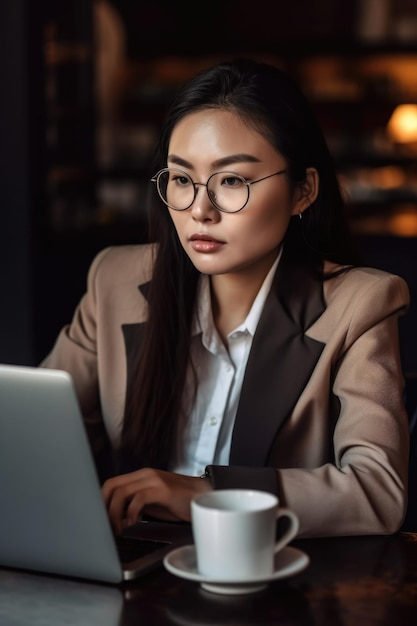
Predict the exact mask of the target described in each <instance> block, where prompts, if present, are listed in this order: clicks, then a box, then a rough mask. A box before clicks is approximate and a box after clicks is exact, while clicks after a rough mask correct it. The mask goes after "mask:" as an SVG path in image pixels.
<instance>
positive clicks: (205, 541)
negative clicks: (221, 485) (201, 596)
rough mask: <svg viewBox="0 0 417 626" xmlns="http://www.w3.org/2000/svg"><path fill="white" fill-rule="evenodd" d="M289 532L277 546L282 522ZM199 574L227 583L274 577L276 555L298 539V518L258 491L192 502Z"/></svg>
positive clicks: (207, 496) (215, 495) (214, 493)
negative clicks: (282, 520) (277, 535)
mask: <svg viewBox="0 0 417 626" xmlns="http://www.w3.org/2000/svg"><path fill="white" fill-rule="evenodd" d="M281 517H286V518H288V521H289V527H288V529H287V530H286V531H285V532H284V534H283V535H282V536H281V537H280V538H279V540H278V541H276V529H277V524H276V522H277V519H279V518H281ZM191 523H192V531H193V537H194V543H195V550H196V559H197V569H198V573H199V574H202V575H204V576H207V577H210V578H213V579H221V580H223V581H227V580H230V581H234V580H246V579H248V580H249V579H251V578H252V577H260V576H270V575H271V574H272V573H273V571H274V557H275V554H276V553H277V552H278V551H279V550H281V549H282V548H284V547H285V546H286V545H287V544H288V543H289V542H290V541H291V540H292V539H293V538H294V537H295V536H296V534H297V532H298V528H299V523H298V518H297V516H296V514H295V513H294V512H293V511H291V510H289V509H287V508H279V506H278V498H277V497H276V496H275V495H273V494H271V493H267V492H265V491H256V490H252V489H219V490H214V491H210V492H208V493H204V494H201V495H199V496H196V497H195V498H194V499H193V500H192V502H191Z"/></svg>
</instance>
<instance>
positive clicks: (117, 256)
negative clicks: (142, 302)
mask: <svg viewBox="0 0 417 626" xmlns="http://www.w3.org/2000/svg"><path fill="white" fill-rule="evenodd" d="M155 251H156V247H155V245H153V244H140V245H122V246H109V247H107V248H104V249H103V250H101V251H100V252H99V253H98V254H97V255H96V256H95V257H94V259H93V261H92V263H91V266H90V268H89V272H88V283H89V285H92V284H103V283H104V284H105V283H111V284H115V282H116V281H121V282H122V283H126V282H131V281H133V282H134V283H135V284H136V285H140V284H142V283H145V282H148V281H149V280H150V279H151V277H152V268H153V263H154V257H155ZM116 284H117V283H116Z"/></svg>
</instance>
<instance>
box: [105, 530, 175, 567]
mask: <svg viewBox="0 0 417 626" xmlns="http://www.w3.org/2000/svg"><path fill="white" fill-rule="evenodd" d="M115 541H116V547H117V551H118V553H119V557H120V560H121V562H122V563H129V562H130V561H135V560H136V559H140V558H141V557H143V556H147V555H148V554H152V552H155V551H156V550H160V549H161V548H166V547H168V546H170V545H171V543H170V542H169V541H148V540H146V539H134V538H132V537H120V536H118V537H115Z"/></svg>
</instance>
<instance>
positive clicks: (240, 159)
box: [168, 153, 261, 169]
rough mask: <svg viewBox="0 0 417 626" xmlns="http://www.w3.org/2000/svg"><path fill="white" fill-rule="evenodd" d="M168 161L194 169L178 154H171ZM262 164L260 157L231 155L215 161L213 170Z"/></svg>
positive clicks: (242, 154)
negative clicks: (241, 164)
mask: <svg viewBox="0 0 417 626" xmlns="http://www.w3.org/2000/svg"><path fill="white" fill-rule="evenodd" d="M168 161H169V162H170V163H174V164H175V165H180V166H181V167H186V168H188V169H193V167H194V166H193V164H192V163H190V162H189V161H187V160H186V159H183V158H182V157H180V156H177V155H176V154H169V155H168ZM260 162H261V160H260V159H258V157H256V156H254V155H253V154H244V153H241V154H230V155H228V156H226V157H223V158H221V159H217V160H216V161H213V163H212V164H211V165H212V167H213V168H218V167H228V166H229V165H234V164H235V163H260Z"/></svg>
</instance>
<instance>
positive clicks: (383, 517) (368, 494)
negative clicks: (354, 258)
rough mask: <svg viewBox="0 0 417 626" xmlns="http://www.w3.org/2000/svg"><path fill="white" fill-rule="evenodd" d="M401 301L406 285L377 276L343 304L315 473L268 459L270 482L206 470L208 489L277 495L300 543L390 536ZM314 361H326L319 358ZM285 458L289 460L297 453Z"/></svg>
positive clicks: (404, 452)
mask: <svg viewBox="0 0 417 626" xmlns="http://www.w3.org/2000/svg"><path fill="white" fill-rule="evenodd" d="M408 302H409V293H408V287H407V285H406V283H405V282H404V281H403V280H402V279H401V278H399V277H396V276H392V275H389V274H382V273H381V274H380V275H379V276H378V277H377V279H375V280H373V281H372V282H371V283H370V284H368V285H366V289H363V290H362V293H358V294H356V295H352V301H351V302H350V303H348V304H347V305H346V306H347V308H348V309H349V313H348V315H347V316H346V318H347V319H348V323H346V324H345V326H344V327H343V329H340V328H339V331H338V332H341V333H342V334H343V335H344V337H343V341H341V347H340V349H339V351H338V353H337V354H336V355H334V358H333V361H332V367H331V374H330V384H329V382H327V383H326V384H327V393H330V394H333V395H334V396H335V397H336V398H337V399H338V402H339V404H340V412H339V415H338V419H337V421H336V424H335V426H334V430H333V431H332V432H329V436H330V438H331V442H332V454H331V456H332V457H333V458H329V459H328V460H327V461H325V462H323V463H322V464H319V465H318V466H317V467H307V466H306V467H303V463H302V459H300V458H299V459H298V461H297V463H294V466H288V467H285V466H282V465H281V464H280V461H279V459H274V461H275V463H276V465H275V467H276V469H275V470H274V471H275V474H276V481H274V480H273V477H272V475H271V468H239V467H230V468H227V467H208V468H207V470H208V473H209V474H210V477H211V481H212V484H213V486H214V488H224V487H245V486H249V487H252V488H254V487H255V488H259V489H264V490H267V491H272V492H275V493H277V494H278V496H279V499H280V502H281V504H282V505H285V506H288V507H290V508H291V509H293V510H294V511H295V512H296V513H297V515H298V517H299V520H300V531H299V535H300V536H305V537H308V536H331V535H359V534H389V533H393V532H395V531H397V530H398V529H399V528H400V526H401V523H402V521H403V519H404V516H405V511H406V506H407V501H406V494H407V473H408V455H409V431H408V419H407V414H406V411H405V408H404V403H403V397H402V395H403V386H404V381H403V374H402V369H401V360H400V354H399V341H398V316H399V315H400V314H402V313H403V312H404V311H405V309H406V307H407V305H408ZM342 323H343V321H342V320H341V322H340V324H342ZM340 324H339V326H340ZM322 358H323V359H326V358H328V357H327V356H326V354H325V351H324V352H323V355H322ZM329 369H330V368H329ZM313 376H314V372H313ZM326 384H325V383H324V382H323V385H322V390H323V392H324V393H326ZM296 410H297V407H295V409H294V411H295V412H296ZM307 417H308V416H307ZM323 419H328V417H327V416H323ZM329 431H330V420H329ZM280 436H281V435H280V434H278V438H279V437H280ZM282 437H284V438H285V434H283V435H282ZM303 444H304V445H305V441H304V442H303ZM282 445H285V441H283V442H282ZM282 445H281V449H282ZM295 445H296V444H295ZM311 445H313V446H314V445H315V442H314V441H313V440H312V441H311ZM288 454H289V455H291V454H293V456H294V458H296V457H297V450H296V449H294V450H291V451H290V452H289V453H288ZM295 465H297V466H295Z"/></svg>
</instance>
